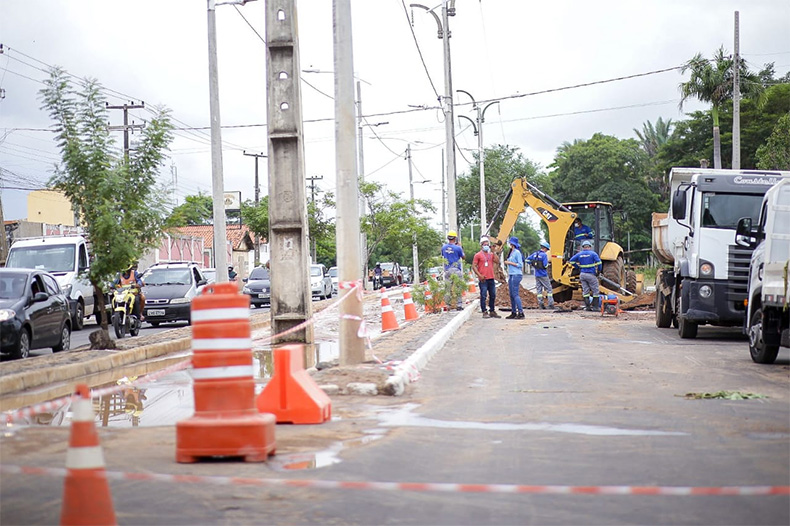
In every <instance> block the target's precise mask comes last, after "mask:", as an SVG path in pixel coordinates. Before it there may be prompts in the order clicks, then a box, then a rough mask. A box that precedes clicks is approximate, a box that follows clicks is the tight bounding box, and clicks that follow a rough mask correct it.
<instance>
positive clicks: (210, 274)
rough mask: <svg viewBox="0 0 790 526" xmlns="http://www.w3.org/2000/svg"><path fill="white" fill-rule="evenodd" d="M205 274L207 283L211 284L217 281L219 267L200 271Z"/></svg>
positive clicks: (204, 277)
mask: <svg viewBox="0 0 790 526" xmlns="http://www.w3.org/2000/svg"><path fill="white" fill-rule="evenodd" d="M200 273H201V274H203V279H205V280H206V285H211V284H212V283H214V282H215V281H217V269H215V268H204V269H202V270H201V271H200Z"/></svg>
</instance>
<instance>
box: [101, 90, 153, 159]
mask: <svg viewBox="0 0 790 526" xmlns="http://www.w3.org/2000/svg"><path fill="white" fill-rule="evenodd" d="M105 104H106V103H105ZM106 106H107V109H108V110H123V126H108V127H107V129H108V130H110V131H123V156H124V158H125V159H126V160H127V161H128V160H129V132H130V131H134V130H142V129H143V128H145V125H144V124H134V123H132V124H129V110H138V109H141V108H145V102H140V104H135V103H134V102H130V103H129V104H122V105H120V106H110V105H109V104H106Z"/></svg>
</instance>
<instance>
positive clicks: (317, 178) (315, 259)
mask: <svg viewBox="0 0 790 526" xmlns="http://www.w3.org/2000/svg"><path fill="white" fill-rule="evenodd" d="M323 178H324V176H323V175H316V176H313V177H308V178H307V180H308V181H310V184H309V185H308V186H309V187H310V204H311V205H313V213H315V181H320V180H321V179H323ZM308 215H309V214H308ZM308 225H309V219H308ZM310 241H311V243H310V244H311V245H312V252H313V263H318V256H317V254H316V251H317V246H316V240H315V234H314V233H313V232H310Z"/></svg>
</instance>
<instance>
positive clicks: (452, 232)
mask: <svg viewBox="0 0 790 526" xmlns="http://www.w3.org/2000/svg"><path fill="white" fill-rule="evenodd" d="M456 237H458V232H456V231H455V230H450V231H449V232H447V238H448V239H450V238H456Z"/></svg>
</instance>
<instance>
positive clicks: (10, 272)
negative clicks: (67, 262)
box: [0, 268, 71, 358]
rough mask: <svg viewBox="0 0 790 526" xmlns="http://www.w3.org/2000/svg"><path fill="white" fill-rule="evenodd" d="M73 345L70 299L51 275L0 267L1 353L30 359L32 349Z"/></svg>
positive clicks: (58, 349) (39, 271)
mask: <svg viewBox="0 0 790 526" xmlns="http://www.w3.org/2000/svg"><path fill="white" fill-rule="evenodd" d="M70 345H71V312H70V310H69V299H68V297H66V295H65V294H64V293H63V291H62V290H61V288H60V285H58V282H57V280H56V279H55V277H54V276H53V275H52V274H49V273H48V272H44V271H41V270H32V269H17V268H3V269H0V353H3V354H10V355H11V356H12V357H14V358H27V357H28V356H30V351H31V349H42V348H46V347H52V351H53V352H60V351H67V350H69V346H70Z"/></svg>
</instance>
